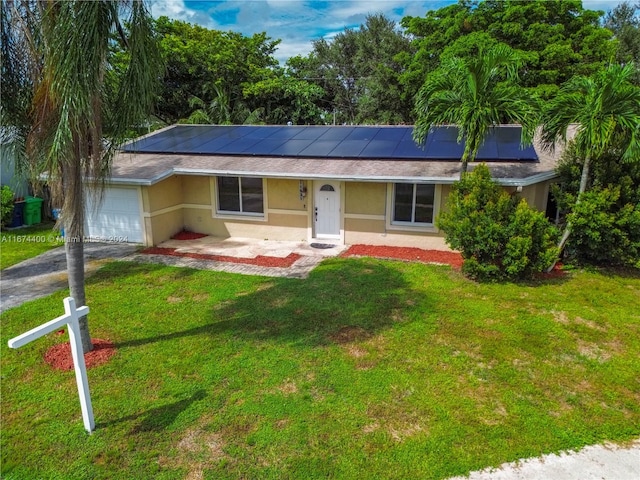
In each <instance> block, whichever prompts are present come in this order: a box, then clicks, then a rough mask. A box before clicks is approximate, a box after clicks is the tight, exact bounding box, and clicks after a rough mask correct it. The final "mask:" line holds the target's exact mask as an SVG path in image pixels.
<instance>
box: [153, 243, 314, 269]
mask: <svg viewBox="0 0 640 480" xmlns="http://www.w3.org/2000/svg"><path fill="white" fill-rule="evenodd" d="M141 253H146V254H149V255H169V256H172V257H187V258H195V259H197V260H215V261H217V262H229V263H244V264H247V265H257V266H259V267H276V268H287V267H290V266H291V265H293V264H294V263H295V262H296V261H297V260H298V259H300V258H301V255H298V254H297V253H290V254H289V255H287V256H286V257H284V258H282V257H267V256H265V255H258V256H256V257H254V258H243V257H229V256H226V255H209V254H206V253H195V252H178V251H176V249H175V248H163V247H150V248H145V249H144V250H142V252H141Z"/></svg>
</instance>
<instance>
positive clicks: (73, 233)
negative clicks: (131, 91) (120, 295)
mask: <svg viewBox="0 0 640 480" xmlns="http://www.w3.org/2000/svg"><path fill="white" fill-rule="evenodd" d="M75 160H77V161H71V162H69V163H65V164H64V165H63V166H62V175H63V183H64V186H63V188H64V204H63V207H62V216H63V225H64V229H65V253H66V256H67V276H68V282H69V291H70V295H71V296H72V297H73V299H74V300H75V301H76V305H77V306H78V307H80V306H83V305H86V297H85V290H84V193H83V188H82V165H81V162H80V160H79V158H77V159H75ZM79 324H80V338H81V339H82V350H83V351H84V353H87V352H90V351H91V350H93V343H92V342H91V335H90V333H89V321H88V319H87V317H86V316H84V317H82V318H80V320H79Z"/></svg>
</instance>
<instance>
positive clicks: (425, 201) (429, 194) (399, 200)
mask: <svg viewBox="0 0 640 480" xmlns="http://www.w3.org/2000/svg"><path fill="white" fill-rule="evenodd" d="M435 197H436V186H435V185H434V184H422V183H395V184H394V185H393V218H392V220H391V223H392V224H393V225H409V226H432V225H433V220H434V218H433V216H434V211H435V210H434V204H435Z"/></svg>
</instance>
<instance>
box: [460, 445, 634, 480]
mask: <svg viewBox="0 0 640 480" xmlns="http://www.w3.org/2000/svg"><path fill="white" fill-rule="evenodd" d="M467 479H468V480H637V479H640V439H638V440H635V441H633V442H632V443H631V445H630V446H629V447H620V446H617V445H613V444H609V443H607V444H604V445H593V446H589V447H585V448H583V449H582V450H580V451H578V452H568V453H566V452H562V453H560V454H559V455H556V454H550V455H543V456H542V457H539V458H529V459H526V460H520V461H518V462H513V463H505V464H503V465H501V466H500V467H498V468H496V469H486V470H482V471H479V472H471V473H470V474H469V476H466V477H465V476H461V477H453V478H450V479H449V480H467Z"/></svg>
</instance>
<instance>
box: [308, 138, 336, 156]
mask: <svg viewBox="0 0 640 480" xmlns="http://www.w3.org/2000/svg"><path fill="white" fill-rule="evenodd" d="M339 143H340V140H316V141H315V142H313V143H311V144H310V145H309V146H308V147H307V148H305V149H304V150H302V151H301V152H300V156H301V157H327V156H328V155H329V153H331V151H332V150H333V149H334V148H336V147H337V146H338V144H339Z"/></svg>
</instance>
